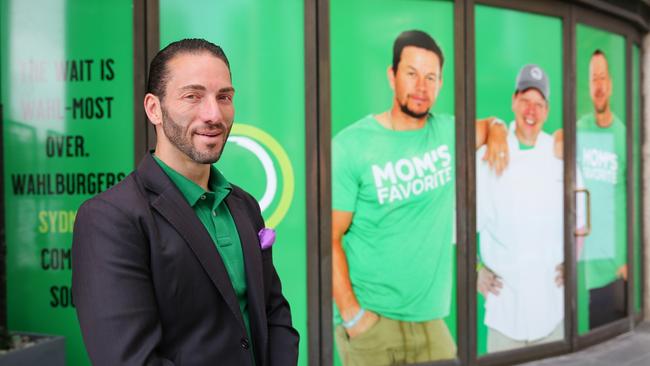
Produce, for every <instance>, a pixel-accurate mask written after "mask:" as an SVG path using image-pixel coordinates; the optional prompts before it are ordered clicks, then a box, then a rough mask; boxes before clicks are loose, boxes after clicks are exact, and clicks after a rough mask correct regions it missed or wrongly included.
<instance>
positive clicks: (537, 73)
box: [530, 66, 544, 80]
mask: <svg viewBox="0 0 650 366" xmlns="http://www.w3.org/2000/svg"><path fill="white" fill-rule="evenodd" d="M543 75H544V74H543V73H542V69H540V68H539V67H537V66H535V67H533V68H532V69H530V76H532V77H533V79H535V80H542V76H543Z"/></svg>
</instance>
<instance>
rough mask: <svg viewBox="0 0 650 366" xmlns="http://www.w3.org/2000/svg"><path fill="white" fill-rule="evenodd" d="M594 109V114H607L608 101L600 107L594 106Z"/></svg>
mask: <svg viewBox="0 0 650 366" xmlns="http://www.w3.org/2000/svg"><path fill="white" fill-rule="evenodd" d="M594 109H595V110H596V114H603V113H605V112H607V110H608V109H609V101H605V102H604V103H603V104H602V106H598V105H596V104H594Z"/></svg>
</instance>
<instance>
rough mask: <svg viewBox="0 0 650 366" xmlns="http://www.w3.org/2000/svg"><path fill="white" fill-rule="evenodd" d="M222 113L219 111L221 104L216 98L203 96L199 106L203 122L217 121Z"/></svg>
mask: <svg viewBox="0 0 650 366" xmlns="http://www.w3.org/2000/svg"><path fill="white" fill-rule="evenodd" d="M222 116H223V113H222V112H221V106H220V105H219V103H218V102H217V100H216V99H213V98H205V99H204V101H203V103H202V106H201V114H200V117H201V120H203V121H204V122H219V121H221V117H222Z"/></svg>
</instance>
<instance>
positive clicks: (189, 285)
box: [72, 154, 298, 366]
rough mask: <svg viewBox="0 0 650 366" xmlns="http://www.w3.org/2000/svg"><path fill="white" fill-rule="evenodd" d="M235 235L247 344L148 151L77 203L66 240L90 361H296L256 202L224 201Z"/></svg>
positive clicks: (215, 260) (205, 238) (202, 242)
mask: <svg viewBox="0 0 650 366" xmlns="http://www.w3.org/2000/svg"><path fill="white" fill-rule="evenodd" d="M226 204H227V205H228V207H229V209H230V212H231V214H232V216H233V219H234V221H235V224H236V226H237V231H238V232H239V236H240V238H241V243H242V249H243V254H244V263H245V267H246V278H247V285H248V306H249V317H250V324H251V333H252V340H250V339H248V336H247V334H246V329H245V326H244V321H243V319H242V315H241V311H240V310H239V304H238V302H237V297H236V295H235V291H234V289H233V287H232V284H231V282H230V279H229V277H228V273H227V272H226V269H225V267H224V264H223V262H222V260H221V257H220V256H219V253H218V251H217V249H216V247H215V245H214V243H213V241H212V239H211V238H210V235H209V234H208V232H207V231H206V230H205V227H204V226H203V224H202V223H201V221H200V220H199V219H198V217H197V216H196V214H195V213H194V211H193V210H192V208H191V207H190V206H189V204H188V203H187V201H185V198H184V197H183V196H182V194H181V193H180V191H179V190H178V188H176V186H175V185H174V183H172V181H171V180H170V179H169V178H168V177H167V175H166V174H165V173H164V172H163V171H162V169H161V168H160V167H159V166H158V164H157V163H156V162H155V161H154V159H153V158H152V156H151V155H149V154H148V155H147V156H146V157H145V158H144V159H143V161H142V162H141V163H140V165H139V167H138V168H137V169H136V170H135V171H134V172H133V173H132V174H130V175H129V176H127V177H126V178H124V180H123V181H122V182H120V183H119V184H117V185H116V186H114V187H113V188H111V189H110V190H108V191H106V192H103V193H101V194H100V195H98V196H96V197H94V198H92V199H90V200H89V201H87V202H85V203H84V204H83V205H82V206H81V208H80V209H79V211H78V212H77V218H76V222H75V226H74V239H73V244H72V291H73V296H74V302H75V305H76V307H77V315H78V317H79V323H80V325H81V330H82V334H83V339H84V343H85V344H86V349H87V351H88V354H89V356H90V359H91V360H92V362H93V364H95V365H110V366H115V365H201V366H204V365H206V366H207V365H237V366H239V365H251V364H252V357H251V354H252V350H253V349H254V357H255V360H256V364H257V365H258V366H266V365H278V366H288V365H295V364H296V363H297V358H298V333H297V332H296V330H295V329H294V328H293V327H292V325H291V314H290V310H289V304H288V303H287V301H286V299H285V298H284V296H283V295H282V289H281V285H280V279H279V278H278V275H277V273H276V271H275V268H274V267H273V261H272V258H271V250H270V249H268V250H261V249H260V243H259V239H258V236H257V233H258V231H259V230H260V229H261V228H262V227H264V221H263V219H262V216H261V214H260V209H259V206H258V205H257V202H256V201H255V200H254V199H253V198H252V197H251V196H250V195H249V194H248V193H246V192H244V191H243V190H241V189H240V188H238V187H236V186H235V187H234V189H233V191H232V192H231V194H230V195H229V196H228V197H227V198H226Z"/></svg>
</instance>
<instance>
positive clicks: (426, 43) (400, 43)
mask: <svg viewBox="0 0 650 366" xmlns="http://www.w3.org/2000/svg"><path fill="white" fill-rule="evenodd" d="M408 46H414V47H418V48H424V49H425V50H429V51H431V52H433V53H435V54H436V55H437V56H438V59H439V60H440V69H441V70H442V64H443V63H444V61H445V58H444V57H443V56H442V50H441V49H440V47H439V46H438V44H437V43H436V41H434V40H433V38H431V36H430V35H428V34H427V33H425V32H423V31H421V30H417V29H414V30H409V31H404V32H402V33H400V35H399V36H397V38H396V39H395V43H393V73H397V65H399V61H400V59H401V58H402V50H404V47H408Z"/></svg>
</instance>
